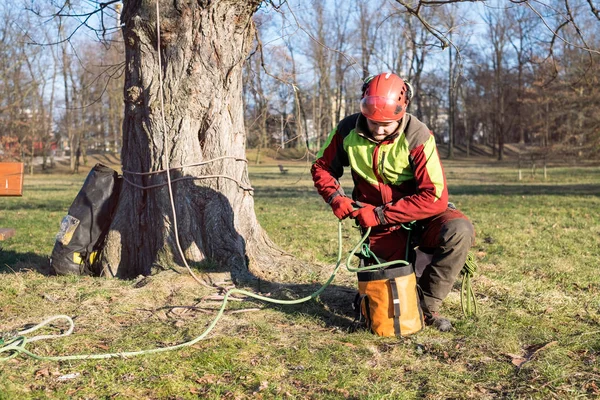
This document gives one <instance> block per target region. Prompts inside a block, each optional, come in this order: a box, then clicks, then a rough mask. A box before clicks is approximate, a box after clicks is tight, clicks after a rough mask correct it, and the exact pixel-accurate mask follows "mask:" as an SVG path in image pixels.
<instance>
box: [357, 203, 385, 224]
mask: <svg viewBox="0 0 600 400" xmlns="http://www.w3.org/2000/svg"><path fill="white" fill-rule="evenodd" d="M361 205H362V207H361V208H359V209H358V210H354V211H353V212H352V213H351V214H350V218H356V221H357V222H358V224H359V225H360V226H362V227H363V228H369V227H371V226H377V225H379V224H380V222H379V218H377V214H375V206H372V205H370V204H365V203H361Z"/></svg>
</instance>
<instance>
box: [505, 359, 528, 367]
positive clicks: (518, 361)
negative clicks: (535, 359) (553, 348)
mask: <svg viewBox="0 0 600 400" xmlns="http://www.w3.org/2000/svg"><path fill="white" fill-rule="evenodd" d="M527 361H529V360H527V359H526V358H523V357H519V356H516V357H514V358H513V359H512V360H510V362H511V363H513V365H514V366H516V367H517V368H521V366H522V365H523V364H525V363H526V362H527Z"/></svg>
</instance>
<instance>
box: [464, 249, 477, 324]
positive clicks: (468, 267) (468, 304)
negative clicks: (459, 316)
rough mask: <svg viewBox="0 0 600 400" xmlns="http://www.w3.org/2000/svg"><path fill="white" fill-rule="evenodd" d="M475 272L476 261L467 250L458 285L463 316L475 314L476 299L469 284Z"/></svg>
mask: <svg viewBox="0 0 600 400" xmlns="http://www.w3.org/2000/svg"><path fill="white" fill-rule="evenodd" d="M475 272H477V262H476V261H475V256H474V255H473V253H472V252H469V254H468V255H467V260H466V261H465V265H464V266H463V269H462V270H461V274H462V276H463V278H462V283H461V285H460V306H461V308H462V312H463V314H464V315H465V317H470V316H473V315H476V314H477V300H476V298H475V293H474V292H473V287H472V286H471V278H473V275H474V274H475Z"/></svg>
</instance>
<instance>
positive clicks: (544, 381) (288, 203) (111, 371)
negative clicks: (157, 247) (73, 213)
mask: <svg viewBox="0 0 600 400" xmlns="http://www.w3.org/2000/svg"><path fill="white" fill-rule="evenodd" d="M249 158H250V157H249ZM250 159H252V158H250ZM278 163H279V162H270V163H264V164H260V165H250V179H251V181H252V184H253V186H254V188H255V209H256V213H257V216H258V218H259V220H260V222H261V225H262V226H263V227H264V228H265V229H266V230H267V232H268V233H269V235H270V237H271V239H273V240H274V241H275V242H276V243H277V244H278V245H279V246H280V247H281V248H282V249H284V250H286V251H287V252H289V253H291V254H293V255H294V256H295V257H296V258H297V259H298V262H299V263H302V264H303V265H306V266H307V268H306V273H305V274H303V275H301V276H298V277H297V280H296V281H295V282H294V283H293V284H291V285H289V288H288V289H287V292H286V293H283V294H282V295H284V296H285V297H286V298H297V297H300V296H303V295H305V294H306V293H307V292H309V291H310V290H311V289H314V288H317V287H318V283H319V282H324V281H325V280H326V278H327V276H328V275H329V273H330V272H331V270H332V268H333V265H334V263H335V258H336V255H337V254H336V252H337V220H336V219H335V217H334V216H333V214H332V213H331V211H330V209H329V207H328V206H327V205H326V204H325V203H324V202H323V201H322V200H321V199H320V197H318V196H317V194H316V192H315V191H314V189H313V187H312V181H311V179H310V173H309V165H308V164H307V163H303V162H300V161H294V162H292V161H288V162H284V164H285V167H286V168H288V170H289V172H288V173H287V174H285V175H283V174H281V173H280V172H279V168H278V167H277V164H278ZM444 165H445V168H446V173H447V177H448V185H449V188H450V200H451V201H453V202H454V203H455V204H456V205H457V207H458V208H459V209H461V210H462V211H463V212H464V213H465V214H466V215H468V216H469V217H470V218H471V220H472V221H473V223H474V225H475V228H476V231H477V243H476V245H475V247H474V248H473V251H474V253H475V254H476V256H477V261H478V264H479V271H478V273H477V274H476V276H475V278H474V280H473V286H474V289H475V291H476V293H477V299H478V303H479V315H478V316H477V317H476V318H464V317H463V316H462V313H461V311H460V303H459V296H458V290H454V291H453V292H452V293H451V294H450V296H449V297H448V299H447V300H446V301H445V303H444V306H443V309H442V311H443V313H444V314H446V315H447V316H448V317H449V318H450V319H451V320H452V321H453V323H454V329H453V331H451V332H449V333H440V332H437V331H435V330H433V329H430V328H426V329H425V330H424V331H422V332H420V333H418V334H416V335H414V336H411V337H409V338H380V337H376V336H374V335H372V334H370V333H368V332H365V331H363V330H358V331H353V330H352V329H350V328H351V327H352V319H353V317H352V314H353V311H352V309H351V301H352V299H353V296H354V290H355V279H354V276H353V275H352V274H350V273H348V272H345V271H344V272H341V273H340V275H339V276H338V277H337V278H336V280H335V281H334V283H333V284H332V286H331V287H330V288H328V289H327V290H326V291H325V293H324V294H323V295H322V296H321V297H320V298H319V299H318V300H316V301H310V302H308V303H304V304H301V305H297V306H277V305H273V304H265V303H262V302H260V301H255V300H245V301H239V302H231V303H230V305H229V306H228V308H227V311H226V312H225V314H224V316H223V318H222V319H221V321H219V323H218V324H217V326H216V328H215V329H214V330H213V331H212V332H211V333H210V335H209V336H208V337H207V338H206V339H205V340H203V341H200V342H198V343H196V344H195V345H193V346H192V347H186V348H184V349H181V350H177V351H173V352H166V353H161V354H155V355H147V356H141V357H135V358H127V359H122V358H117V359H110V360H97V361H94V360H86V361H60V362H54V361H37V360H34V359H31V358H28V357H26V356H24V355H20V356H18V357H15V358H12V359H10V360H8V361H5V362H0V400H2V399H30V398H35V399H41V398H52V399H54V398H56V399H63V398H78V399H79V398H82V399H108V398H111V399H112V398H116V399H126V398H127V399H196V398H207V399H223V398H225V399H245V398H253V399H254V398H264V399H272V398H275V399H287V398H289V399H294V398H296V399H305V398H310V399H347V398H349V399H421V398H427V399H448V398H452V399H455V398H460V399H462V398H473V399H495V398H502V399H505V398H516V399H521V398H540V399H547V398H558V399H574V398H596V397H600V370H599V369H600V274H599V273H598V267H599V265H600V167H598V166H553V167H550V168H548V171H547V179H545V180H544V179H543V175H542V174H541V171H538V172H537V175H536V176H531V174H530V173H529V172H530V171H528V173H527V174H524V175H523V180H521V181H518V180H517V171H516V169H515V167H514V165H510V164H509V163H502V164H498V163H495V162H493V161H489V160H481V159H480V160H477V161H475V160H473V161H472V160H457V161H445V162H444ZM344 178H345V179H344V181H343V184H344V185H345V186H347V187H348V188H349V187H350V184H351V182H350V180H349V178H348V177H344ZM84 179H85V175H84V174H82V175H76V176H73V175H35V176H33V177H30V176H26V177H25V187H24V196H23V197H22V198H0V227H10V228H16V229H17V233H16V235H15V236H14V237H13V238H11V239H8V240H6V241H3V242H0V247H1V251H0V333H3V332H4V333H5V337H8V336H10V335H9V334H10V332H11V331H15V330H22V329H24V327H25V326H27V325H28V324H36V323H38V322H41V321H42V320H44V319H45V318H46V317H47V316H51V315H55V314H66V315H69V316H71V317H72V318H74V321H75V324H76V326H75V331H74V332H73V334H72V335H70V336H67V337H64V338H57V339H53V340H43V341H37V342H33V343H30V344H28V346H27V349H29V350H31V351H34V352H36V353H38V354H41V355H52V356H56V355H72V354H90V353H107V352H120V351H132V350H141V349H150V348H155V347H165V346H169V345H173V344H177V343H182V342H185V341H189V340H191V339H193V338H195V337H197V336H199V335H200V334H201V333H202V332H204V330H205V329H206V327H207V325H208V324H209V323H210V322H211V321H212V319H213V318H214V316H215V315H216V313H217V311H218V308H219V306H220V303H219V302H218V301H212V300H211V299H210V297H206V295H207V294H208V293H207V292H206V289H204V288H201V287H200V286H199V285H197V284H196V283H195V281H194V280H193V279H192V278H191V277H189V276H187V275H185V274H179V273H176V272H174V271H165V272H161V273H159V274H158V275H155V276H152V277H149V278H146V279H141V278H140V279H138V280H135V281H120V280H112V279H105V278H90V277H73V276H71V277H47V276H44V275H42V274H40V273H39V272H38V271H39V270H40V269H41V268H42V266H44V265H46V264H47V262H48V257H49V255H50V253H51V251H52V247H53V245H54V240H55V239H54V237H55V234H56V233H57V231H58V227H59V223H60V220H61V218H62V217H63V216H64V215H65V214H66V212H67V209H68V207H69V205H70V204H71V201H72V200H73V198H74V197H75V195H76V194H77V192H78V190H79V188H80V187H81V184H82V183H83V180H84ZM343 237H344V248H345V249H349V248H350V247H351V245H352V244H354V243H356V241H357V240H358V239H359V237H358V234H357V232H356V231H355V229H353V228H352V226H351V223H349V222H348V223H346V224H345V225H344V231H343ZM64 327H66V325H65V324H61V323H56V324H54V328H53V329H44V330H43V331H42V332H44V333H53V332H54V333H57V332H59V331H60V329H59V328H64ZM39 333H40V332H36V333H34V334H33V335H36V334H39ZM4 355H5V354H4ZM0 356H3V355H0Z"/></svg>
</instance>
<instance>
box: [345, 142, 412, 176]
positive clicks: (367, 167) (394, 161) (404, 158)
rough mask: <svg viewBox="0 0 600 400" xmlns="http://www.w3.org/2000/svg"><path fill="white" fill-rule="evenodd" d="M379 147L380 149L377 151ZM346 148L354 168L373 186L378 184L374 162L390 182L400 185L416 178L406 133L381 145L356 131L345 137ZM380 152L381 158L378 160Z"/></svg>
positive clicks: (378, 170)
mask: <svg viewBox="0 0 600 400" xmlns="http://www.w3.org/2000/svg"><path fill="white" fill-rule="evenodd" d="M378 146H379V149H378V150H376V149H377V147H378ZM344 150H345V151H346V153H347V154H348V161H349V162H350V167H351V168H352V170H353V171H354V172H355V173H357V174H358V175H359V176H360V177H362V178H363V179H365V180H366V181H367V182H369V183H371V184H373V185H376V184H377V183H378V180H377V177H376V176H375V173H374V171H373V163H375V164H376V166H377V172H378V173H379V175H380V176H381V177H382V179H383V182H384V183H386V184H393V185H399V184H401V183H403V182H406V181H408V180H411V179H414V174H413V171H412V168H411V165H410V163H409V155H410V151H409V148H408V142H407V141H406V138H405V137H404V134H402V135H400V136H399V137H398V138H397V139H396V140H395V141H394V142H393V143H388V144H377V143H374V142H371V141H370V140H367V139H365V138H363V137H362V136H359V135H358V134H357V133H356V132H354V131H352V132H350V134H349V135H348V136H346V138H345V139H344ZM376 152H377V158H376V159H374V155H375V153H376Z"/></svg>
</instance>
